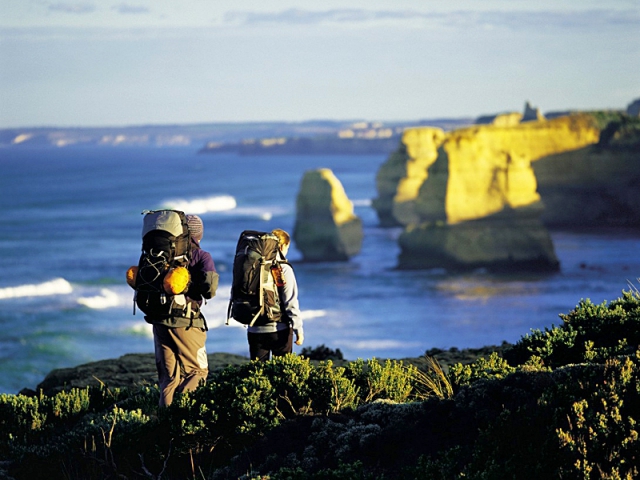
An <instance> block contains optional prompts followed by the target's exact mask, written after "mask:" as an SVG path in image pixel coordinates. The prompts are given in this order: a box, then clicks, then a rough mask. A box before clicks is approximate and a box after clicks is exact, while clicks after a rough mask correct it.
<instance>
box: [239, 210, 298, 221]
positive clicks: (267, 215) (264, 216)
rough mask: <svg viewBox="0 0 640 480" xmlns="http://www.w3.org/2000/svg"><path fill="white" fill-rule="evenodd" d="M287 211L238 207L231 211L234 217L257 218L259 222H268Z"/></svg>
mask: <svg viewBox="0 0 640 480" xmlns="http://www.w3.org/2000/svg"><path fill="white" fill-rule="evenodd" d="M286 213H287V211H286V210H285V209H283V208H280V207H275V206H270V207H262V208H257V207H240V208H236V209H235V210H234V211H233V214H234V215H241V216H246V217H258V218H259V219H260V220H264V221H269V220H271V219H272V218H273V216H274V215H284V214H286Z"/></svg>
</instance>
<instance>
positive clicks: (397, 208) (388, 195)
mask: <svg viewBox="0 0 640 480" xmlns="http://www.w3.org/2000/svg"><path fill="white" fill-rule="evenodd" d="M444 138H445V133H444V131H443V130H442V129H440V128H432V127H424V128H412V129H409V130H407V131H406V132H404V134H403V135H402V140H401V143H400V147H399V148H398V150H396V151H395V152H393V153H392V154H391V155H390V156H389V158H388V160H387V161H386V162H385V163H384V164H383V165H382V166H381V167H380V170H378V173H377V175H376V186H377V189H378V197H377V198H375V199H374V200H373V207H374V208H375V209H376V211H377V212H378V217H379V219H380V223H381V224H382V225H384V226H395V225H407V224H410V223H414V222H415V221H417V220H418V218H417V217H416V215H415V207H414V202H415V199H416V198H417V196H418V192H419V191H420V187H421V186H422V184H423V183H424V181H425V180H426V178H427V175H428V171H429V167H431V165H432V164H433V162H435V160H436V158H437V157H438V147H439V146H440V145H441V144H442V142H443V140H444Z"/></svg>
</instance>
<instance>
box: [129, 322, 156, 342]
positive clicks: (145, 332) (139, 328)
mask: <svg viewBox="0 0 640 480" xmlns="http://www.w3.org/2000/svg"><path fill="white" fill-rule="evenodd" d="M124 331H125V332H128V333H131V334H133V335H140V336H142V337H146V338H153V325H151V324H150V323H146V322H144V321H143V322H136V323H132V324H129V325H127V326H126V327H125V328H124Z"/></svg>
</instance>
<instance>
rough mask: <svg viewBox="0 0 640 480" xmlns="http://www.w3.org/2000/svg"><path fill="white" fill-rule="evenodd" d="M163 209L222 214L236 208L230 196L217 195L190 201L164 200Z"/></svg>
mask: <svg viewBox="0 0 640 480" xmlns="http://www.w3.org/2000/svg"><path fill="white" fill-rule="evenodd" d="M162 207H163V208H170V209H173V210H182V211H183V212H185V213H192V214H202V213H209V212H224V211H227V210H233V209H234V208H236V199H235V198H233V197H232V196H231V195H217V196H213V197H207V198H192V199H190V200H187V199H180V198H174V199H170V200H166V201H165V202H164V203H163V204H162Z"/></svg>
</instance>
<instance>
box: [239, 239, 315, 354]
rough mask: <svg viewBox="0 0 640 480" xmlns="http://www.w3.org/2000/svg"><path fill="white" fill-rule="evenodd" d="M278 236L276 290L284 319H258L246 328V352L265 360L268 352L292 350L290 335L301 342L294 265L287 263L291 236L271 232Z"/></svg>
mask: <svg viewBox="0 0 640 480" xmlns="http://www.w3.org/2000/svg"><path fill="white" fill-rule="evenodd" d="M271 233H272V234H273V235H275V236H276V237H278V252H277V256H278V260H279V261H280V262H281V267H282V274H283V277H284V278H283V279H284V286H283V287H281V288H280V289H279V290H280V292H281V296H282V298H281V299H280V301H281V304H282V307H283V308H282V310H283V312H282V314H283V315H284V318H283V320H282V321H278V322H267V323H262V322H258V323H259V325H250V326H248V327H247V330H248V331H247V338H248V340H249V355H250V357H251V360H260V361H262V362H266V361H267V360H269V357H270V354H272V355H273V356H274V357H279V356H283V355H286V354H287V353H291V352H292V351H293V337H294V335H295V342H296V345H302V343H303V342H304V332H303V329H302V317H301V316H300V306H299V304H298V284H297V282H296V276H295V274H294V273H293V268H292V267H291V265H289V263H288V262H287V252H288V251H289V245H290V244H291V237H290V236H289V234H288V233H287V232H285V231H284V230H281V229H276V230H273V231H272V232H271Z"/></svg>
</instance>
